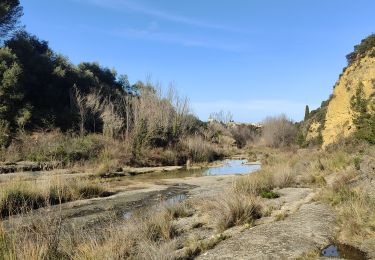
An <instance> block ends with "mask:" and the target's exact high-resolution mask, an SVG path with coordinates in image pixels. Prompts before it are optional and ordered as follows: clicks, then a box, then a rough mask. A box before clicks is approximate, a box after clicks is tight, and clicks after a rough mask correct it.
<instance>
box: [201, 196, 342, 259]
mask: <svg viewBox="0 0 375 260" xmlns="http://www.w3.org/2000/svg"><path fill="white" fill-rule="evenodd" d="M335 222H336V220H335V217H334V214H333V212H332V211H331V209H330V208H329V207H328V206H326V205H323V204H318V203H309V204H304V205H302V206H301V207H300V209H299V210H298V211H297V212H296V213H295V214H293V215H291V216H289V217H287V218H286V219H285V220H282V221H278V222H271V223H267V224H263V225H259V226H255V227H254V228H251V229H248V230H245V231H243V232H242V233H239V234H237V235H235V236H233V237H231V238H229V239H227V240H224V241H223V242H221V243H220V244H219V245H217V246H216V247H215V248H214V249H212V250H210V251H208V252H206V253H204V254H203V255H201V256H199V257H198V259H293V258H296V257H299V256H301V255H303V254H305V253H308V252H311V251H314V250H316V249H319V248H323V247H324V246H326V245H328V244H329V243H330V240H332V239H333V237H334V235H335V232H336V229H335Z"/></svg>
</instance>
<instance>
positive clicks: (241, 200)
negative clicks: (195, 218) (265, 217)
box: [206, 192, 262, 231]
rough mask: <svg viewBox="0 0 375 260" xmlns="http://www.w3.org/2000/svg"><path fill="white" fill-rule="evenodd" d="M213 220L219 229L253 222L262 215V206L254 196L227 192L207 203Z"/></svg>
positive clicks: (222, 229)
mask: <svg viewBox="0 0 375 260" xmlns="http://www.w3.org/2000/svg"><path fill="white" fill-rule="evenodd" d="M206 209H207V210H208V214H209V216H210V219H211V221H212V222H214V224H215V226H216V228H217V229H218V230H219V231H224V230H226V229H228V228H230V227H233V226H236V225H243V224H253V222H254V220H255V219H258V218H260V217H261V214H262V207H261V204H260V202H259V201H258V199H256V198H255V197H254V196H246V195H241V194H237V193H232V192H229V193H226V194H225V196H221V197H220V198H215V199H213V200H212V201H211V202H210V203H208V205H206Z"/></svg>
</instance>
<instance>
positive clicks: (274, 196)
mask: <svg viewBox="0 0 375 260" xmlns="http://www.w3.org/2000/svg"><path fill="white" fill-rule="evenodd" d="M260 196H261V197H262V198H265V199H277V198H279V197H280V195H279V194H277V193H276V192H274V191H266V190H265V191H262V192H261V193H260Z"/></svg>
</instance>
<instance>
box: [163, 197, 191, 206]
mask: <svg viewBox="0 0 375 260" xmlns="http://www.w3.org/2000/svg"><path fill="white" fill-rule="evenodd" d="M187 198H188V197H187V195H186V194H177V195H175V196H173V197H170V198H169V199H166V200H165V201H164V203H165V205H167V206H173V205H175V204H177V203H179V202H182V201H184V200H186V199H187Z"/></svg>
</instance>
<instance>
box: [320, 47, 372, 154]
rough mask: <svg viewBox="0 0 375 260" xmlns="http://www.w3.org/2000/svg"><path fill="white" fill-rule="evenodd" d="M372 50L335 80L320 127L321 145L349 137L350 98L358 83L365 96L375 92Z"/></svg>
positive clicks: (352, 127)
mask: <svg viewBox="0 0 375 260" xmlns="http://www.w3.org/2000/svg"><path fill="white" fill-rule="evenodd" d="M374 51H375V50H374V48H372V49H371V50H370V51H367V52H366V53H365V54H364V55H361V56H360V57H358V58H357V59H355V60H353V61H352V62H351V64H349V65H348V67H347V68H346V69H345V70H344V72H343V74H342V75H341V77H340V78H339V80H338V81H337V83H336V85H335V88H334V91H333V96H332V98H331V100H330V102H329V103H328V107H327V113H326V117H325V122H324V127H323V129H322V137H323V147H326V146H327V145H329V144H332V143H334V142H336V141H337V140H339V139H340V138H342V137H344V138H345V137H349V136H350V135H351V134H352V133H353V132H354V131H355V126H354V125H353V111H352V109H351V106H350V100H351V98H352V96H353V95H354V94H355V92H356V89H357V87H358V85H359V84H360V83H362V84H363V90H364V93H365V95H366V97H367V98H368V97H370V95H372V94H373V93H374V92H375V56H374Z"/></svg>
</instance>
